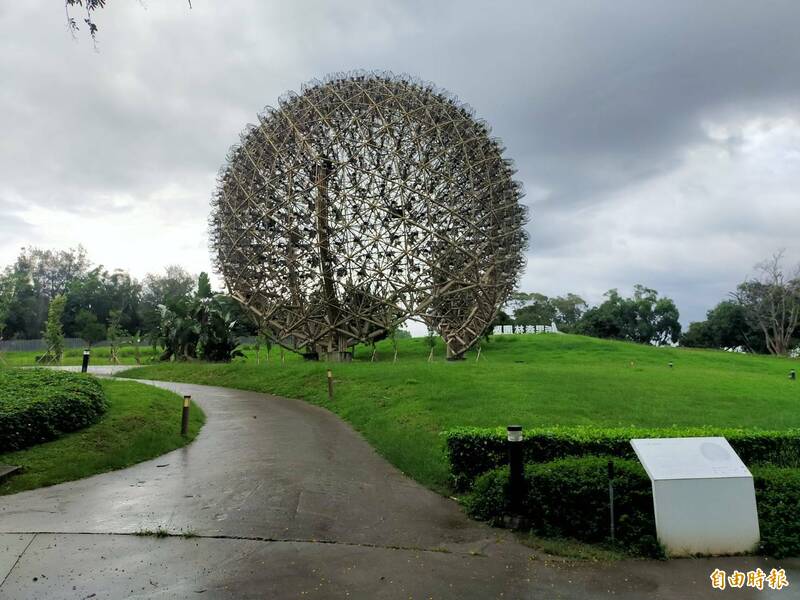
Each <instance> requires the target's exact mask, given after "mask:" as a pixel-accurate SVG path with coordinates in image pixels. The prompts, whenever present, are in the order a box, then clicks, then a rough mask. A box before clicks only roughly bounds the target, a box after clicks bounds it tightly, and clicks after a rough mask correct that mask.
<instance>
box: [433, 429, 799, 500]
mask: <svg viewBox="0 0 800 600" xmlns="http://www.w3.org/2000/svg"><path fill="white" fill-rule="evenodd" d="M443 435H444V437H445V445H446V450H447V457H448V460H449V462H450V473H451V474H452V476H453V483H454V485H455V487H456V489H458V490H466V489H469V487H470V486H471V485H472V482H473V481H474V480H475V478H476V477H477V476H478V475H480V474H481V473H485V472H486V471H489V470H491V469H494V468H497V467H499V466H502V465H504V464H505V463H506V462H507V455H506V453H507V446H506V444H507V442H506V433H505V430H504V429H503V428H495V429H482V428H477V427H460V428H457V429H453V430H450V431H446V432H445V433H444V434H443ZM697 436H722V437H725V438H726V439H727V440H728V441H729V442H730V444H731V446H733V449H734V450H735V451H736V453H737V454H738V455H739V457H740V458H741V459H742V460H743V461H744V462H745V464H747V465H757V464H770V465H776V466H785V467H797V466H800V430H798V429H790V430H785V431H758V430H746V429H720V428H711V427H683V428H681V427H670V428H659V429H655V428H638V427H619V428H601V427H551V428H538V429H531V430H528V431H526V432H525V434H524V440H523V442H521V443H522V444H523V454H524V457H525V461H526V462H548V461H551V460H555V459H557V458H565V457H569V456H586V455H592V456H613V457H616V458H625V459H635V458H636V455H635V453H634V452H633V448H632V447H631V445H630V440H631V439H632V438H654V437H697Z"/></svg>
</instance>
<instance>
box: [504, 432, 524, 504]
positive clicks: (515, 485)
mask: <svg viewBox="0 0 800 600" xmlns="http://www.w3.org/2000/svg"><path fill="white" fill-rule="evenodd" d="M506 437H507V439H508V442H509V443H508V474H509V477H508V495H509V500H510V501H511V503H510V504H511V510H512V511H513V512H514V513H519V511H520V509H521V507H522V498H523V496H524V495H525V475H524V473H523V470H524V467H523V465H522V444H521V443H520V442H521V441H522V425H509V426H508V427H506Z"/></svg>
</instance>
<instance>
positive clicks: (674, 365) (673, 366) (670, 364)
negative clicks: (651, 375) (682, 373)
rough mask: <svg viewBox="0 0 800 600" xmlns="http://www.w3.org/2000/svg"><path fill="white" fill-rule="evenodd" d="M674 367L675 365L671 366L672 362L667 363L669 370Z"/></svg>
mask: <svg viewBox="0 0 800 600" xmlns="http://www.w3.org/2000/svg"><path fill="white" fill-rule="evenodd" d="M674 366H675V365H673V364H672V361H669V368H670V369H671V368H672V367H674Z"/></svg>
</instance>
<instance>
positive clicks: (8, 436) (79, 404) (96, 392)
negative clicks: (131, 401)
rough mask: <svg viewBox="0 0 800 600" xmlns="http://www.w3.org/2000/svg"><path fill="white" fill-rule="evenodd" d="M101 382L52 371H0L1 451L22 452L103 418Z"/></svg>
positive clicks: (103, 405) (79, 375) (86, 377)
mask: <svg viewBox="0 0 800 600" xmlns="http://www.w3.org/2000/svg"><path fill="white" fill-rule="evenodd" d="M106 407H107V403H106V397H105V394H104V393H103V388H102V387H101V385H100V382H99V381H97V379H95V378H94V377H91V376H89V375H81V374H79V373H69V372H66V371H56V370H49V369H0V452H8V451H11V450H19V449H21V448H25V447H27V446H32V445H34V444H39V443H41V442H46V441H48V440H51V439H53V438H55V437H58V436H59V435H61V434H62V433H66V432H68V431H75V430H76V429H81V428H83V427H86V426H87V425H91V424H92V423H95V422H96V421H97V420H98V419H100V417H101V415H102V414H103V413H104V412H105V410H106Z"/></svg>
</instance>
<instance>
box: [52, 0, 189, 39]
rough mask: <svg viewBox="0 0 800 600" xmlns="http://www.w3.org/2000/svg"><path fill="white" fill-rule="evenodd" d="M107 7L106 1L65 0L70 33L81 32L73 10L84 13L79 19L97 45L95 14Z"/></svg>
mask: <svg viewBox="0 0 800 600" xmlns="http://www.w3.org/2000/svg"><path fill="white" fill-rule="evenodd" d="M187 2H188V4H189V8H192V0H187ZM105 7H106V0H64V11H65V12H66V15H67V27H68V28H69V31H70V33H71V34H72V35H73V37H75V35H76V34H77V33H78V31H80V28H81V26H80V25H78V20H77V19H76V18H75V17H74V16H73V10H78V11H82V13H83V14H82V16H81V17H78V18H79V19H80V20H81V21H82V22H83V23H84V24H85V25H86V28H87V30H88V31H89V35H90V36H91V38H92V42H93V43H95V47H96V44H97V23H95V20H94V13H95V12H96V11H97V10H98V9H101V8H105Z"/></svg>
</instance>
